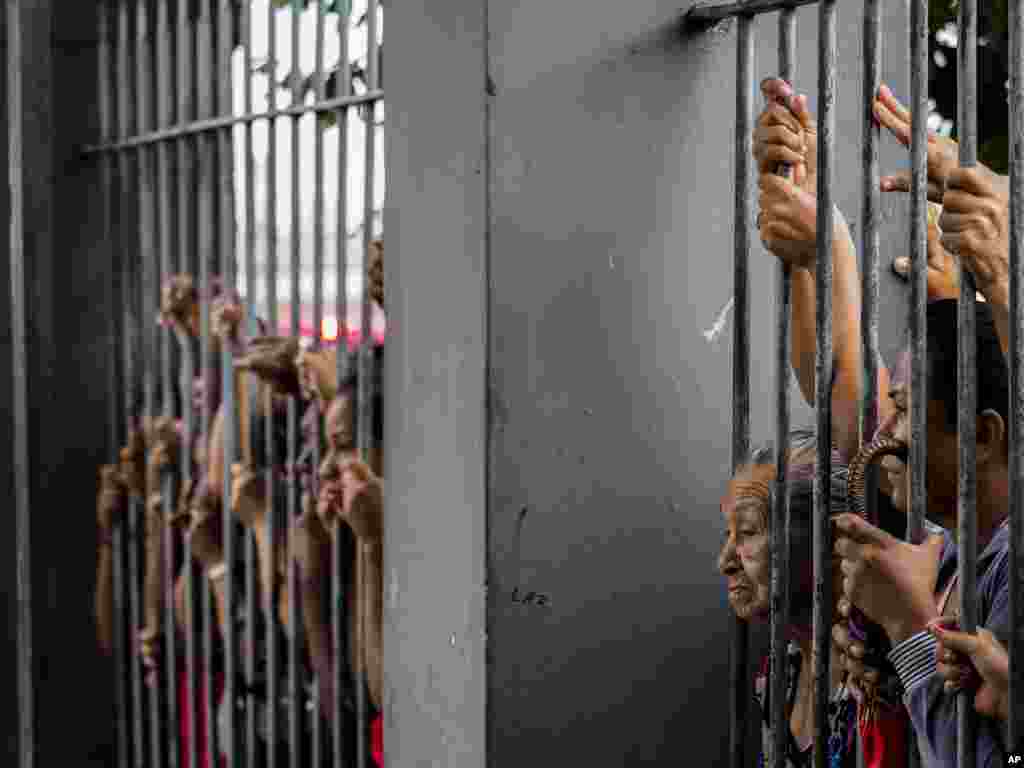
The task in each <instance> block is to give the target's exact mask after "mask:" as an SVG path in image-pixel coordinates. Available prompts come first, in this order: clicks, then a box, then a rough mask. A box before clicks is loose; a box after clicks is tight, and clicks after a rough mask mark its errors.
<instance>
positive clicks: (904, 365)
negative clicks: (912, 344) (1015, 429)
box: [879, 350, 959, 527]
mask: <svg viewBox="0 0 1024 768" xmlns="http://www.w3.org/2000/svg"><path fill="white" fill-rule="evenodd" d="M911 394H912V393H911V390H910V351H909V350H905V351H904V352H903V353H902V354H901V355H900V360H899V363H898V365H897V366H896V368H895V369H894V371H893V376H892V383H891V386H890V388H889V397H890V398H891V399H892V403H893V406H894V408H895V412H894V414H893V416H892V418H891V419H890V420H889V421H888V422H887V423H886V424H883V425H882V426H881V427H880V430H879V431H883V430H887V431H889V432H890V433H891V434H892V436H893V437H894V438H895V439H896V440H897V441H899V442H900V443H903V444H904V445H905V446H906V447H907V448H908V450H909V449H910V446H911V443H912V435H911V430H910V397H911ZM926 419H927V426H926V440H927V444H928V456H927V460H926V462H925V464H926V466H925V474H926V477H925V487H926V491H927V495H928V499H927V506H926V510H925V514H926V515H927V517H928V519H930V520H932V521H933V522H936V523H938V524H939V525H943V526H947V527H948V526H949V525H950V520H954V521H955V519H956V504H957V475H958V467H959V451H958V447H957V435H956V431H950V430H949V429H948V428H947V427H946V409H945V405H944V404H943V402H942V401H941V400H930V401H929V402H928V413H927V416H926ZM881 466H882V470H883V471H884V472H885V473H886V475H887V476H888V478H889V482H890V483H891V484H892V501H893V505H894V506H895V507H896V508H897V509H899V510H900V511H902V512H907V511H908V510H909V509H910V472H909V465H908V463H907V462H904V461H902V460H901V459H899V458H898V457H896V456H886V457H884V458H883V459H882V461H881ZM954 524H955V523H954Z"/></svg>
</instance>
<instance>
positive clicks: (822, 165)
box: [813, 0, 836, 768]
mask: <svg viewBox="0 0 1024 768" xmlns="http://www.w3.org/2000/svg"><path fill="white" fill-rule="evenodd" d="M818 11H819V13H818V22H819V26H818V109H819V112H820V120H819V132H818V258H817V275H816V277H817V280H816V283H815V293H816V297H815V298H816V303H817V307H816V310H817V333H818V339H817V350H816V359H815V387H816V391H815V398H814V400H815V402H814V407H815V411H816V415H817V420H818V424H817V466H816V468H815V470H816V471H815V478H814V510H815V514H814V527H813V537H814V622H813V626H814V645H813V647H814V651H813V653H814V692H815V699H814V700H815V702H816V706H815V713H814V765H815V768H826V767H827V765H828V738H827V736H828V706H827V702H828V701H829V699H830V696H831V690H830V682H831V681H830V674H829V669H830V664H829V655H830V650H831V637H832V579H831V565H830V564H831V562H832V542H831V536H830V535H829V534H830V531H829V518H830V517H831V515H832V504H831V501H832V499H831V493H830V487H831V475H832V233H833V223H834V218H835V216H834V211H833V208H832V205H833V196H832V167H833V156H834V155H833V145H834V143H835V109H834V107H835V97H836V9H835V0H821V3H820V5H819V6H818Z"/></svg>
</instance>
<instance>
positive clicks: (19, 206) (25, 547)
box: [6, 0, 36, 768]
mask: <svg viewBox="0 0 1024 768" xmlns="http://www.w3.org/2000/svg"><path fill="white" fill-rule="evenodd" d="M6 20H7V30H8V34H7V116H8V145H7V150H8V153H9V160H8V162H9V165H8V183H9V184H10V194H11V203H10V204H11V213H10V217H11V218H10V231H9V232H8V235H9V237H10V249H11V254H10V258H11V334H12V339H13V340H14V343H12V344H11V350H12V355H11V365H12V372H13V403H12V405H13V407H14V418H13V422H14V425H13V426H14V456H15V476H14V480H15V505H16V514H17V542H16V544H15V547H16V550H17V562H16V574H17V577H16V578H17V584H16V589H17V600H18V625H17V654H18V657H17V658H18V752H19V755H18V765H19V767H20V768H33V766H34V765H35V753H36V733H35V716H36V703H35V696H34V687H35V680H34V677H35V675H34V674H33V671H34V668H35V664H36V661H35V652H34V646H33V637H32V560H31V552H32V550H31V543H32V536H31V534H32V528H31V523H30V520H31V498H30V491H29V472H30V468H29V464H28V462H29V455H28V452H29V442H28V440H29V423H28V418H29V409H28V368H27V364H28V349H27V346H26V344H25V343H24V342H23V341H22V340H23V339H25V338H26V336H27V330H26V329H27V325H28V322H27V321H28V318H27V314H28V305H27V298H28V297H27V296H25V287H26V286H25V247H24V234H25V222H24V205H25V201H24V195H23V187H22V184H23V179H22V173H23V167H22V164H23V160H24V158H23V136H22V60H21V57H22V53H21V36H20V34H18V33H19V32H20V30H21V24H22V22H21V3H20V2H17V0H7V19H6Z"/></svg>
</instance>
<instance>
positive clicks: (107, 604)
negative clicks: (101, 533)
mask: <svg viewBox="0 0 1024 768" xmlns="http://www.w3.org/2000/svg"><path fill="white" fill-rule="evenodd" d="M108 535H109V534H108ZM113 566H114V564H113V552H112V550H111V547H110V545H109V544H106V543H101V544H100V547H99V557H98V558H97V562H96V598H95V601H96V603H95V611H96V640H97V642H98V643H99V646H100V649H101V650H102V651H103V652H104V653H106V654H108V655H109V654H111V653H113V649H114V587H113V571H114V567H113Z"/></svg>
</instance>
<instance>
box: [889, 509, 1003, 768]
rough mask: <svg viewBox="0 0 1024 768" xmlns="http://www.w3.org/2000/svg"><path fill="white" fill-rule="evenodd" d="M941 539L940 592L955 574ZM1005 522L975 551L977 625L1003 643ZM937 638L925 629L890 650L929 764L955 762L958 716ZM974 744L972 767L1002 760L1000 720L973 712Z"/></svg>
mask: <svg viewBox="0 0 1024 768" xmlns="http://www.w3.org/2000/svg"><path fill="white" fill-rule="evenodd" d="M943 535H944V537H945V542H944V543H943V548H942V557H941V559H940V560H939V578H938V581H937V592H938V593H939V594H941V593H942V592H943V591H944V590H945V588H946V587H947V586H948V585H949V583H950V580H951V579H952V578H953V577H954V576H955V575H956V570H957V555H958V553H957V547H956V544H955V543H954V541H953V539H952V536H951V535H950V534H949V533H948V532H946V533H944V534H943ZM1009 547H1010V528H1009V525H1007V524H1006V523H1003V524H1002V525H1001V526H999V528H998V529H997V530H996V532H995V534H994V535H993V536H992V540H991V541H990V542H989V544H988V546H987V547H985V550H984V551H983V552H982V553H981V555H980V556H979V557H978V582H977V584H978V590H977V594H976V596H975V599H976V600H977V605H978V626H982V627H985V628H987V629H988V630H989V631H990V632H992V634H994V635H995V636H996V637H997V638H999V640H1000V642H1002V643H1003V645H1005V646H1007V647H1009V642H1010V582H1009V562H1010V559H1009ZM936 645H937V641H936V640H935V638H934V637H932V635H931V634H930V633H928V632H919V633H918V634H916V635H913V636H912V637H909V638H907V639H906V640H904V641H903V642H902V643H900V644H899V645H897V646H895V647H894V648H893V649H892V651H890V652H889V659H890V660H891V661H892V662H893V664H894V665H895V667H896V671H897V672H898V673H899V676H900V680H901V681H902V682H903V687H904V690H905V693H904V695H903V703H904V704H905V705H906V707H907V711H908V713H909V714H910V719H911V722H912V723H913V725H914V730H915V731H916V732H917V743H918V747H919V749H920V750H921V757H922V762H923V764H924V765H927V766H929V768H956V766H957V717H956V710H957V707H956V696H955V695H953V694H949V693H946V692H945V691H944V690H943V682H944V680H943V678H942V677H941V676H940V675H939V673H938V670H937V663H936V659H935V647H936ZM977 724H978V727H977V733H976V738H975V744H974V751H975V755H976V758H975V759H976V762H975V765H976V766H977V768H994V766H997V765H1005V764H1006V740H1005V738H1004V733H1005V731H1004V725H1003V724H1002V723H1001V722H999V721H997V720H993V719H990V718H987V717H982V716H980V715H978V716H977Z"/></svg>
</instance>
